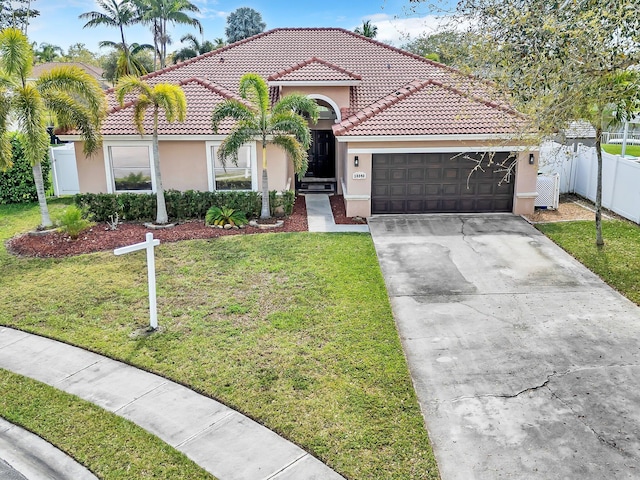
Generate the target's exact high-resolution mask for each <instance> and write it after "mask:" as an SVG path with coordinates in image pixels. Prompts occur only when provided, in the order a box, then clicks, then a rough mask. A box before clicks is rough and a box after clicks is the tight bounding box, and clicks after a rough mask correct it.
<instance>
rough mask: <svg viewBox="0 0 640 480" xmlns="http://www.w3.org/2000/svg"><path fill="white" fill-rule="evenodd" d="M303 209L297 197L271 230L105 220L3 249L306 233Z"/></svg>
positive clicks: (45, 251)
mask: <svg viewBox="0 0 640 480" xmlns="http://www.w3.org/2000/svg"><path fill="white" fill-rule="evenodd" d="M306 231H308V226H307V208H306V205H305V203H304V197H298V198H297V199H296V203H295V205H294V208H293V213H292V214H291V216H289V217H287V218H285V219H284V225H283V226H282V227H279V228H275V229H265V230H262V229H260V228H254V227H250V226H247V227H246V228H243V229H230V230H225V229H220V228H212V227H208V226H206V225H205V224H204V221H189V222H184V223H181V224H179V225H176V226H175V227H173V228H167V229H161V230H150V229H148V228H146V227H145V226H144V225H141V224H138V223H123V224H120V225H118V228H117V230H111V229H109V227H108V226H107V224H106V223H99V224H97V225H95V226H93V227H92V228H91V229H90V230H87V231H86V232H84V233H82V234H81V235H80V237H79V238H78V239H76V240H72V239H71V238H69V236H68V235H66V234H63V233H60V232H53V233H50V234H47V235H42V236H31V235H29V234H23V235H20V236H17V237H14V238H12V239H10V240H8V241H7V250H8V251H9V252H11V253H13V254H15V255H21V256H27V257H68V256H72V255H80V254H83V253H91V252H100V251H104V250H113V249H114V248H118V247H124V246H126V245H131V244H133V243H138V242H143V241H144V239H145V235H146V234H147V233H148V232H151V233H153V237H154V238H158V239H160V242H162V243H165V242H177V241H180V240H193V239H206V238H217V237H224V236H228V235H245V234H257V233H274V232H306Z"/></svg>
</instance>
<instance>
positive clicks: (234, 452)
mask: <svg viewBox="0 0 640 480" xmlns="http://www.w3.org/2000/svg"><path fill="white" fill-rule="evenodd" d="M0 368H4V369H6V370H10V371H12V372H15V373H18V374H21V375H24V376H27V377H30V378H33V379H35V380H39V381H41V382H43V383H46V384H48V385H51V386H53V387H55V388H58V389H60V390H64V391H65V392H68V393H71V394H74V395H77V396H78V397H80V398H83V399H85V400H88V401H90V402H92V403H95V404H96V405H99V406H100V407H102V408H104V409H106V410H108V411H110V412H114V413H116V414H117V415H120V416H122V417H124V418H127V419H129V420H131V421H132V422H134V423H136V424H138V425H139V426H141V427H142V428H144V429H145V430H147V431H149V432H151V433H153V434H154V435H156V436H158V437H159V438H161V439H162V440H164V441H165V442H166V443H168V444H169V445H171V446H173V447H174V448H176V449H177V450H179V451H181V452H183V453H184V454H186V455H187V456H188V457H189V458H191V459H192V460H193V461H195V462H196V463H197V464H198V465H200V466H201V467H202V468H204V469H205V470H207V471H208V472H210V473H212V474H213V475H215V476H216V477H217V478H218V479H220V480H244V479H246V480H259V479H262V480H290V479H309V480H315V479H317V480H320V479H322V480H334V479H335V480H338V479H342V478H343V477H342V476H340V475H338V474H337V473H336V472H334V471H333V470H331V469H330V468H329V467H327V466H326V465H324V464H323V463H322V462H320V461H319V460H317V459H316V458H314V457H313V456H311V455H309V454H308V453H307V452H305V451H304V450H302V449H301V448H299V447H298V446H296V445H294V444H293V443H291V442H289V441H287V440H285V439H283V438H282V437H280V436H278V435H276V434H275V433H274V432H272V431H271V430H268V429H267V428H265V427H263V426H262V425H260V424H258V423H256V422H254V421H252V420H250V419H249V418H247V417H245V416H243V415H241V414H239V413H238V412H236V411H234V410H232V409H230V408H228V407H226V406H224V405H222V404H221V403H219V402H216V401H215V400H212V399H210V398H207V397H205V396H203V395H199V394H197V393H195V392H194V391H192V390H189V389H188V388H185V387H183V386H181V385H178V384H176V383H174V382H171V381H169V380H166V379H164V378H162V377H159V376H157V375H153V374H151V373H147V372H144V371H142V370H138V369H136V368H133V367H131V366H129V365H126V364H123V363H121V362H117V361H114V360H110V359H108V358H105V357H103V356H101V355H97V354H95V353H90V352H87V351H86V350H82V349H80V348H76V347H72V346H70V345H67V344H64V343H60V342H56V341H54V340H49V339H46V338H43V337H39V336H37V335H31V334H28V333H25V332H21V331H18V330H13V329H10V328H5V327H0ZM0 457H2V455H0ZM69 478H76V477H69Z"/></svg>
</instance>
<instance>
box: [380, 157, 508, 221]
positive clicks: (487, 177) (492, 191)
mask: <svg viewBox="0 0 640 480" xmlns="http://www.w3.org/2000/svg"><path fill="white" fill-rule="evenodd" d="M508 156H509V154H508V153H506V152H498V153H496V154H495V156H494V161H495V162H497V163H501V162H503V161H505V160H506V159H507V157H508ZM465 157H467V158H465ZM468 157H473V158H480V154H464V155H457V154H455V153H406V154H400V153H392V154H374V155H373V171H372V180H371V182H372V183H371V210H372V213H379V214H381V213H446V212H459V213H472V212H510V211H512V208H513V191H514V190H513V183H514V181H513V176H512V178H511V181H510V182H509V183H502V185H499V184H498V183H499V181H500V179H501V178H502V177H503V176H504V172H498V171H496V170H498V169H499V168H500V167H496V166H492V167H489V168H486V167H485V168H484V172H483V171H481V170H476V171H475V172H474V173H473V174H472V175H471V177H470V178H469V179H468V185H467V178H468V177H469V172H470V171H471V169H472V168H473V167H474V165H475V163H474V162H473V161H472V160H469V158H468ZM507 163H508V162H507Z"/></svg>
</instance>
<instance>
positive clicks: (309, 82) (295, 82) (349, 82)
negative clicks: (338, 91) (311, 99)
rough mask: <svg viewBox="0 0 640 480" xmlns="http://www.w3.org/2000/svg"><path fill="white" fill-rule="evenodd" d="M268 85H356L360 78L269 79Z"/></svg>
mask: <svg viewBox="0 0 640 480" xmlns="http://www.w3.org/2000/svg"><path fill="white" fill-rule="evenodd" d="M268 83H269V86H270V87H357V86H359V85H361V84H362V81H361V80H291V81H287V80H270V81H269V82H268Z"/></svg>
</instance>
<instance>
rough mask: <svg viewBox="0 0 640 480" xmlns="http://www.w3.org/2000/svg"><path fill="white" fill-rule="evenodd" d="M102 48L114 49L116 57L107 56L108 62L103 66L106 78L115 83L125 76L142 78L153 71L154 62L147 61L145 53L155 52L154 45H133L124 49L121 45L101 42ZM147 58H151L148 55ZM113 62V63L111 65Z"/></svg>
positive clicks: (106, 41)
mask: <svg viewBox="0 0 640 480" xmlns="http://www.w3.org/2000/svg"><path fill="white" fill-rule="evenodd" d="M100 47H101V48H104V47H109V48H113V52H114V53H115V55H114V56H111V55H109V56H107V57H106V62H105V64H103V67H102V68H103V69H104V74H103V75H104V78H105V79H107V80H108V81H110V82H112V83H114V82H117V81H118V79H119V78H120V77H124V76H125V75H135V76H137V77H141V76H142V75H146V74H147V73H149V72H152V71H153V67H154V65H153V62H152V61H151V62H149V61H145V56H144V55H143V53H144V52H151V51H153V45H149V44H148V43H145V44H142V45H140V44H137V43H132V44H131V45H129V46H125V47H123V46H122V44H120V43H114V42H111V41H109V40H104V41H102V42H100ZM146 58H149V59H150V58H151V56H150V55H148V56H147V57H146ZM110 62H113V63H110Z"/></svg>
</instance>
